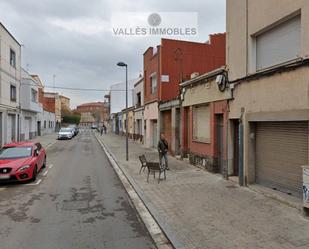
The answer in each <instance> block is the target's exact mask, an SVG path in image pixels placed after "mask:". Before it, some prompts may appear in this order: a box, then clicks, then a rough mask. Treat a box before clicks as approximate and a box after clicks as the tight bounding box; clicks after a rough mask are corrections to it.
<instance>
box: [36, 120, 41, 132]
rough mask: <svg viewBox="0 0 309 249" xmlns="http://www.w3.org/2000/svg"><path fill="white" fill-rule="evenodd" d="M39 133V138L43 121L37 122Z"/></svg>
mask: <svg viewBox="0 0 309 249" xmlns="http://www.w3.org/2000/svg"><path fill="white" fill-rule="evenodd" d="M37 133H38V136H41V121H38V122H37Z"/></svg>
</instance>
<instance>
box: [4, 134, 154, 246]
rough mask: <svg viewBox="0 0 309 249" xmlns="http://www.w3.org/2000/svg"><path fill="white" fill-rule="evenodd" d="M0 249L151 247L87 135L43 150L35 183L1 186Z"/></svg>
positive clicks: (107, 165)
mask: <svg viewBox="0 0 309 249" xmlns="http://www.w3.org/2000/svg"><path fill="white" fill-rule="evenodd" d="M0 224H1V226H0V244H1V246H0V248H1V249H23V248H31V249H36V248H38V249H49V248H50V249H55V248H57V249H69V248H82V249H85V248H91V249H99V248H114V249H116V248H134V249H138V248H141V249H146V248H155V246H154V243H153V241H152V239H151V238H150V236H149V234H148V232H147V230H146V228H145V226H144V224H143V223H142V221H141V220H140V219H139V218H138V215H137V213H136V211H135V209H134V208H133V206H132V204H131V202H130V200H129V197H128V196H127V193H126V192H125V189H124V188H123V186H122V184H121V182H120V180H119V179H118V177H117V175H116V174H115V172H114V170H113V169H112V167H111V166H110V164H109V162H108V161H107V159H106V156H105V155H104V152H103V151H102V149H101V147H100V146H99V144H98V142H97V141H96V139H95V137H94V135H93V132H92V131H91V130H85V131H81V132H80V134H79V135H77V136H76V137H75V138H73V139H72V140H68V141H57V142H56V143H55V144H53V145H52V146H51V147H50V148H49V149H48V150H47V167H46V169H45V170H44V171H43V172H40V174H39V175H38V179H37V180H36V182H34V183H28V184H9V185H8V184H5V185H4V184H2V185H0Z"/></svg>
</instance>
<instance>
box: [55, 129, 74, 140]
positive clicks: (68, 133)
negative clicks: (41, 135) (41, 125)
mask: <svg viewBox="0 0 309 249" xmlns="http://www.w3.org/2000/svg"><path fill="white" fill-rule="evenodd" d="M72 137H74V130H73V129H72V128H61V129H60V131H59V132H58V139H59V140H60V139H72Z"/></svg>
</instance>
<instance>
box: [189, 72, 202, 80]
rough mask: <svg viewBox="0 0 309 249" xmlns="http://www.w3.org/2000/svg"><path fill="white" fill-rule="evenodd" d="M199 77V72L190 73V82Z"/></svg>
mask: <svg viewBox="0 0 309 249" xmlns="http://www.w3.org/2000/svg"><path fill="white" fill-rule="evenodd" d="M199 75H200V74H199V72H194V73H191V76H190V79H191V80H192V79H194V78H196V77H197V76H199Z"/></svg>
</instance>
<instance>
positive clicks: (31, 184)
mask: <svg viewBox="0 0 309 249" xmlns="http://www.w3.org/2000/svg"><path fill="white" fill-rule="evenodd" d="M41 181H42V179H39V180H38V181H37V182H35V183H29V184H27V186H34V185H39V184H40V183H41Z"/></svg>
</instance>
